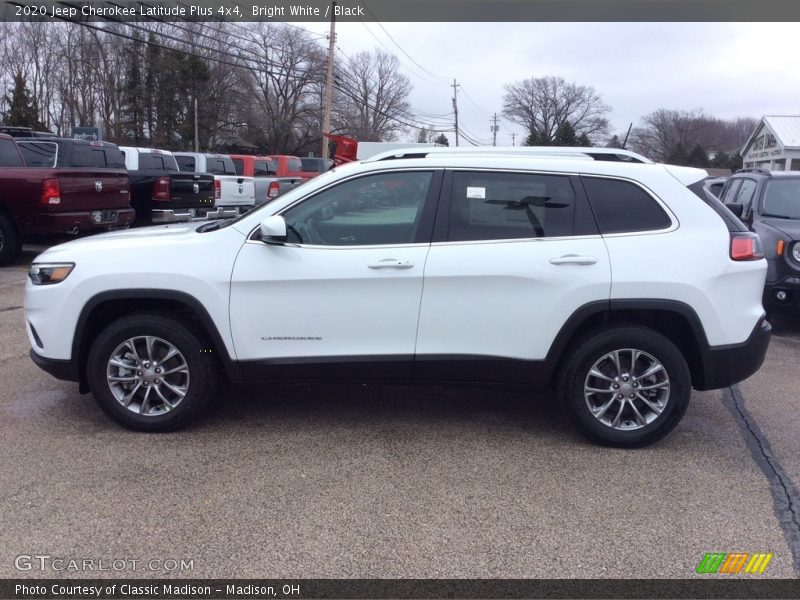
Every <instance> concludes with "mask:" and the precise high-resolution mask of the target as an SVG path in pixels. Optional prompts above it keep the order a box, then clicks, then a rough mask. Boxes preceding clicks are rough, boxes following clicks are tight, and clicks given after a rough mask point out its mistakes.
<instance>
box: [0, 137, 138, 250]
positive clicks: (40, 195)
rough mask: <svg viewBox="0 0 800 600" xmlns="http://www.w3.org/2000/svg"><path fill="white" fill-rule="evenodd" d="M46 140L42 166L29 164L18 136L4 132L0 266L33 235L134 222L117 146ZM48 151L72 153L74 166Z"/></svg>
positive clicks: (0, 178)
mask: <svg viewBox="0 0 800 600" xmlns="http://www.w3.org/2000/svg"><path fill="white" fill-rule="evenodd" d="M47 143H48V144H49V145H48V146H46V147H44V148H41V150H42V151H43V152H44V154H47V156H45V155H42V156H40V157H39V158H40V159H41V160H39V161H38V164H39V165H40V166H28V165H26V162H25V160H24V158H23V155H22V154H21V153H20V149H19V147H18V146H17V144H16V142H15V141H14V139H13V138H12V137H11V136H8V135H5V134H0V265H2V264H7V263H9V262H11V261H13V260H14V259H15V258H16V257H17V255H18V254H19V253H20V251H21V250H22V242H23V241H24V240H25V239H26V238H27V237H28V236H31V235H45V234H64V233H70V234H77V233H81V232H87V231H96V230H107V229H110V228H116V227H127V226H129V225H130V224H131V223H132V222H133V217H134V212H133V209H131V208H130V203H129V198H130V189H129V185H128V172H127V171H126V170H125V163H124V162H123V160H122V155H121V154H120V152H119V149H118V148H117V147H116V146H114V145H113V144H106V143H103V142H85V141H82V140H65V139H60V138H59V139H53V140H48V141H47ZM98 144H99V145H98ZM51 146H52V147H51ZM39 149H40V148H35V149H34V150H39ZM50 152H52V153H53V154H54V155H55V154H57V153H61V154H63V155H64V157H67V156H69V157H71V164H73V165H76V166H71V167H63V166H50V165H51V162H49V161H54V160H55V159H54V158H53V157H51V156H49V154H50ZM101 155H102V156H101ZM101 161H102V164H103V165H104V167H102V168H100V167H98V166H97V165H99V164H100V163H101ZM32 162H37V161H36V160H32ZM52 164H53V165H55V164H56V162H52ZM80 165H83V166H80Z"/></svg>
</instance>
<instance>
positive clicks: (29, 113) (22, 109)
mask: <svg viewBox="0 0 800 600" xmlns="http://www.w3.org/2000/svg"><path fill="white" fill-rule="evenodd" d="M10 91H11V96H10V97H9V96H6V102H8V104H9V107H8V112H7V113H6V115H5V124H6V125H9V126H11V127H30V128H32V129H45V126H44V125H43V124H42V122H41V121H39V108H38V107H37V105H36V99H35V98H31V95H30V92H29V91H28V88H27V87H25V77H24V76H23V74H22V73H21V72H20V73H16V74H15V75H14V89H13V90H10Z"/></svg>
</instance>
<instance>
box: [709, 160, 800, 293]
mask: <svg viewBox="0 0 800 600" xmlns="http://www.w3.org/2000/svg"><path fill="white" fill-rule="evenodd" d="M720 198H721V199H722V202H723V203H724V204H725V205H726V206H727V207H728V208H729V209H731V210H732V211H733V213H734V214H736V215H737V216H739V217H741V219H742V220H743V221H744V222H745V223H746V224H747V226H748V227H749V228H750V229H752V230H753V231H755V232H756V233H757V234H758V235H759V236H760V237H761V242H762V243H763V245H764V253H765V255H766V258H767V263H768V265H769V268H768V270H767V284H766V288H765V290H764V306H766V307H769V306H770V305H772V306H774V305H783V306H787V305H790V306H797V305H798V303H799V302H800V171H773V172H770V171H767V170H764V169H750V170H745V169H742V170H739V171H737V172H736V173H735V174H734V175H732V176H731V178H730V179H728V181H727V182H726V184H725V187H724V188H723V190H722V194H721V196H720Z"/></svg>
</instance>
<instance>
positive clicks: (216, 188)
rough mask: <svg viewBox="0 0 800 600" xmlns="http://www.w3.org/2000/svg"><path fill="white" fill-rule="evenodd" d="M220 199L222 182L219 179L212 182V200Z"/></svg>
mask: <svg viewBox="0 0 800 600" xmlns="http://www.w3.org/2000/svg"><path fill="white" fill-rule="evenodd" d="M220 198H222V182H221V181H220V180H219V179H215V180H214V200H219V199H220Z"/></svg>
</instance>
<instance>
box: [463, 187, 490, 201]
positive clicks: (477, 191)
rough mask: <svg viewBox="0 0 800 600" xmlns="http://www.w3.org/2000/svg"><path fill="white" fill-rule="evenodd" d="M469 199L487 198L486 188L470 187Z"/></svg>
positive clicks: (468, 191)
mask: <svg viewBox="0 0 800 600" xmlns="http://www.w3.org/2000/svg"><path fill="white" fill-rule="evenodd" d="M467 198H480V199H482V200H483V199H485V198H486V188H485V187H468V188H467Z"/></svg>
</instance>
